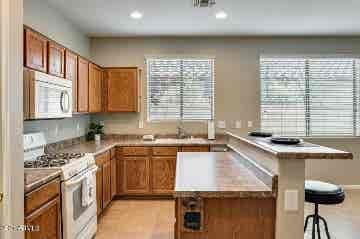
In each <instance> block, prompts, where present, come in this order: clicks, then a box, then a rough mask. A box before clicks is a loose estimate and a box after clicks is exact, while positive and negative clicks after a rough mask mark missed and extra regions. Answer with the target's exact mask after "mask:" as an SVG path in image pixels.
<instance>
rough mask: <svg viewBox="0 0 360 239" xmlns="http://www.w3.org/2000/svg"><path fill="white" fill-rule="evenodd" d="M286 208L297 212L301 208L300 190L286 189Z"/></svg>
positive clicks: (288, 210)
mask: <svg viewBox="0 0 360 239" xmlns="http://www.w3.org/2000/svg"><path fill="white" fill-rule="evenodd" d="M284 210H285V211H287V212H296V211H298V210H299V191H298V190H285V205H284Z"/></svg>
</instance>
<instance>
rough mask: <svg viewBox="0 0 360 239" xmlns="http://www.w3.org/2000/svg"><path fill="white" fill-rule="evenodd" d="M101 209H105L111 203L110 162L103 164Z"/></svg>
mask: <svg viewBox="0 0 360 239" xmlns="http://www.w3.org/2000/svg"><path fill="white" fill-rule="evenodd" d="M102 198H103V208H106V207H107V206H108V205H109V203H110V201H111V161H107V162H106V163H104V164H103V193H102Z"/></svg>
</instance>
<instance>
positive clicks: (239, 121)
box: [235, 120, 242, 129]
mask: <svg viewBox="0 0 360 239" xmlns="http://www.w3.org/2000/svg"><path fill="white" fill-rule="evenodd" d="M241 127H242V122H241V120H237V121H236V122H235V128H236V129H241Z"/></svg>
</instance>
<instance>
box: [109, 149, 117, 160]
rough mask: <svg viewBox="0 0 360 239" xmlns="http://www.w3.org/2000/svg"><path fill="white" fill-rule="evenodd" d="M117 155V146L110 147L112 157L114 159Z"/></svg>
mask: <svg viewBox="0 0 360 239" xmlns="http://www.w3.org/2000/svg"><path fill="white" fill-rule="evenodd" d="M115 157H116V148H115V147H114V148H112V149H110V158H111V159H113V158H115Z"/></svg>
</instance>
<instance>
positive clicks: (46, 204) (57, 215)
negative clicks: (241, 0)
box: [24, 178, 62, 239]
mask: <svg viewBox="0 0 360 239" xmlns="http://www.w3.org/2000/svg"><path fill="white" fill-rule="evenodd" d="M24 207H25V220H24V221H25V225H28V226H34V229H35V230H34V231H26V232H25V238H26V239H43V238H47V239H60V238H61V237H62V236H61V203H60V179H59V178H57V179H54V180H52V181H51V182H49V183H47V184H45V185H43V186H41V187H39V188H37V189H35V190H34V191H32V192H29V193H27V194H26V195H25V205H24ZM36 227H38V229H39V230H36Z"/></svg>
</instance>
